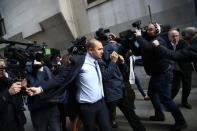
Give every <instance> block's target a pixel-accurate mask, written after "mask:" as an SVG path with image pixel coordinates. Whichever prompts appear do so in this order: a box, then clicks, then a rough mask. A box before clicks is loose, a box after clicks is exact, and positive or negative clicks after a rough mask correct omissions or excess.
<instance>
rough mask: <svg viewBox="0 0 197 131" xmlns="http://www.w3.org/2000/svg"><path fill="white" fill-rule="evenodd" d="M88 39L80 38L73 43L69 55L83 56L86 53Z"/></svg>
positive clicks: (69, 48)
mask: <svg viewBox="0 0 197 131" xmlns="http://www.w3.org/2000/svg"><path fill="white" fill-rule="evenodd" d="M86 39H87V38H86V37H85V36H83V37H80V38H77V39H75V40H73V41H71V45H70V46H69V47H68V48H67V50H68V52H69V54H72V55H83V54H85V53H86Z"/></svg>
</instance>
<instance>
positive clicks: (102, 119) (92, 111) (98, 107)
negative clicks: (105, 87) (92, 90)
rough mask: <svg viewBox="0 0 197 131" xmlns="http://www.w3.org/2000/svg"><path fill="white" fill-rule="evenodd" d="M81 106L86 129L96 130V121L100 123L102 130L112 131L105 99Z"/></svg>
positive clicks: (81, 114)
mask: <svg viewBox="0 0 197 131" xmlns="http://www.w3.org/2000/svg"><path fill="white" fill-rule="evenodd" d="M79 108H80V117H81V119H82V122H83V124H84V131H95V123H97V124H98V126H99V128H100V131H111V125H110V122H109V116H108V110H107V107H106V104H105V101H104V99H101V100H99V101H98V102H96V103H93V104H89V103H84V104H79Z"/></svg>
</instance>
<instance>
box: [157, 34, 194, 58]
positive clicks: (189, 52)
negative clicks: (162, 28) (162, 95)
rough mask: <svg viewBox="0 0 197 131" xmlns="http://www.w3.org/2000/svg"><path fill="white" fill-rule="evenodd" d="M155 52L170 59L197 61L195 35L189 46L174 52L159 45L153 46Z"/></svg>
mask: <svg viewBox="0 0 197 131" xmlns="http://www.w3.org/2000/svg"><path fill="white" fill-rule="evenodd" d="M155 52H156V54H157V55H160V56H161V57H165V58H168V59H171V60H176V61H193V62H197V36H196V37H195V38H193V40H192V42H191V46H189V47H188V48H184V49H181V50H178V51H176V52H174V51H171V50H169V49H167V48H165V47H164V46H162V45H160V46H158V47H155Z"/></svg>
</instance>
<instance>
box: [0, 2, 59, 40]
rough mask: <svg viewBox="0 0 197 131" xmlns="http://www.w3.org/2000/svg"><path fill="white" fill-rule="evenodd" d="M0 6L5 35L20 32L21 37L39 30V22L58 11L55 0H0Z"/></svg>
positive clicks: (10, 35) (57, 4)
mask: <svg viewBox="0 0 197 131" xmlns="http://www.w3.org/2000/svg"><path fill="white" fill-rule="evenodd" d="M0 8H1V13H2V16H3V17H4V20H5V26H6V31H7V35H6V36H5V37H6V38H9V37H12V36H14V35H16V34H18V33H20V32H22V35H23V38H26V37H28V36H30V35H32V34H34V33H37V32H39V31H41V30H42V29H41V27H40V25H39V23H40V22H41V21H43V20H45V19H46V18H48V17H51V16H53V15H55V14H57V13H58V12H60V9H59V3H58V1H57V0H1V1H0Z"/></svg>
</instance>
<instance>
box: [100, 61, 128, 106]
mask: <svg viewBox="0 0 197 131" xmlns="http://www.w3.org/2000/svg"><path fill="white" fill-rule="evenodd" d="M99 66H100V69H101V73H102V76H103V88H104V92H105V100H106V102H112V101H116V100H119V99H121V98H122V97H123V88H124V80H123V76H122V73H121V71H120V69H119V67H118V65H117V64H116V63H114V62H110V63H108V64H106V63H105V62H104V61H99Z"/></svg>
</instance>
